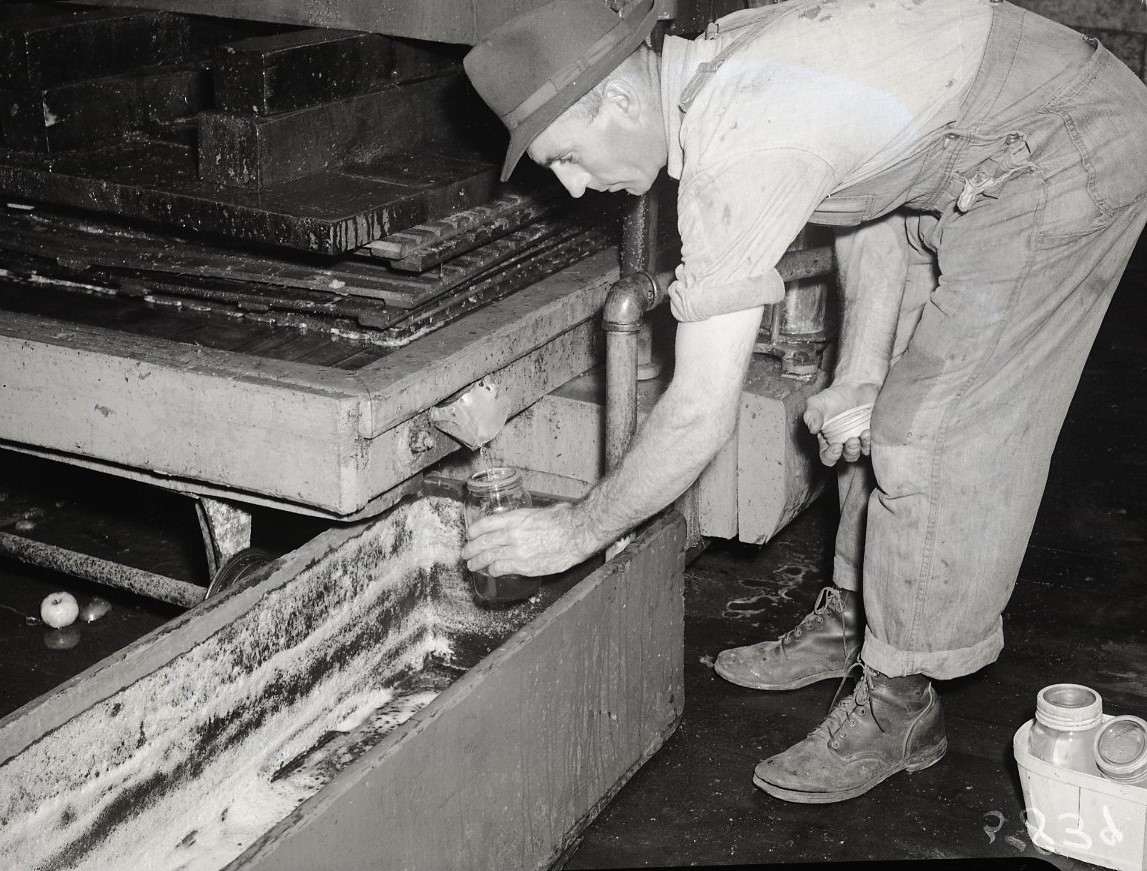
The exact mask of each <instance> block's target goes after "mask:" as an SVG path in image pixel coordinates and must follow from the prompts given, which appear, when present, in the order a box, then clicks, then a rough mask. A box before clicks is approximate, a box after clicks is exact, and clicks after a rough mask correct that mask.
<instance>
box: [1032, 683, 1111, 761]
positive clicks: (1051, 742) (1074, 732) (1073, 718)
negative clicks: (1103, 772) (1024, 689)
mask: <svg viewBox="0 0 1147 871" xmlns="http://www.w3.org/2000/svg"><path fill="white" fill-rule="evenodd" d="M1102 721H1103V700H1102V699H1101V698H1100V697H1099V693H1097V692H1096V691H1095V690H1093V689H1091V688H1090V687H1085V686H1081V685H1080V684H1074V683H1057V684H1052V685H1051V686H1046V687H1044V688H1043V689H1042V690H1040V691H1039V695H1038V696H1036V706H1035V723H1034V724H1032V729H1031V737H1030V738H1029V743H1028V748H1029V749H1030V750H1031V754H1032V756H1034V757H1036V758H1037V759H1042V760H1043V761H1044V762H1049V763H1051V764H1052V765H1055V766H1057V767H1059V768H1069V769H1071V770H1072V771H1082V772H1084V773H1085V774H1094V775H1096V776H1099V768H1098V767H1097V766H1096V764H1095V749H1094V747H1095V736H1096V733H1097V732H1098V731H1099V727H1100V724H1101V723H1102Z"/></svg>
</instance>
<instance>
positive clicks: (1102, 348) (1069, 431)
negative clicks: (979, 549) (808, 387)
mask: <svg viewBox="0 0 1147 871" xmlns="http://www.w3.org/2000/svg"><path fill="white" fill-rule="evenodd" d="M1144 291H1147V241H1145V242H1142V243H1141V244H1140V246H1139V251H1138V253H1137V256H1136V258H1135V260H1134V261H1133V263H1132V265H1131V267H1130V268H1129V269H1128V272H1127V274H1126V276H1125V278H1124V281H1123V284H1122V286H1121V288H1120V290H1119V292H1118V293H1117V295H1116V298H1115V301H1114V303H1113V305H1112V309H1111V311H1110V312H1109V314H1108V317H1107V320H1106V322H1105V324H1104V327H1103V329H1102V331H1101V333H1100V335H1099V337H1098V339H1097V341H1096V344H1095V347H1094V349H1093V351H1092V354H1091V357H1090V359H1089V361H1088V364H1087V367H1086V370H1085V372H1084V374H1083V378H1082V380H1081V383H1080V387H1079V390H1078V392H1077V394H1076V397H1075V400H1074V402H1073V404H1072V407H1071V410H1070V412H1069V416H1068V420H1067V422H1066V424H1065V426H1064V429H1063V433H1062V435H1061V439H1060V443H1059V446H1058V448H1057V450H1056V454H1055V456H1054V459H1053V462H1052V467H1051V472H1050V477H1049V482H1048V486H1047V490H1046V493H1045V495H1044V499H1043V503H1042V505H1041V508H1040V513H1039V516H1038V519H1037V521H1036V526H1035V530H1034V532H1033V534H1032V538H1031V541H1030V544H1029V547H1028V551H1027V556H1026V559H1025V561H1024V564H1023V567H1022V569H1021V571H1020V577H1019V581H1018V583H1017V585H1016V589H1015V593H1014V595H1013V596H1012V599H1011V602H1010V603H1009V605H1008V607H1007V610H1006V611H1005V614H1004V624H1005V636H1006V643H1007V647H1006V649H1005V651H1004V653H1003V655H1002V656H1001V657H1000V659H999V660H998V661H997V662H996V663H994V664H993V665H991V666H989V667H988V668H985V669H983V670H981V671H980V672H978V673H977V674H975V675H971V676H969V677H966V678H962V679H960V680H956V681H948V682H944V683H941V684H939V685H938V688H939V690H940V692H941V696H942V699H943V702H944V713H945V717H946V722H947V727H948V739H949V745H950V749H949V751H948V754H947V756H946V757H945V759H944V760H943V761H942V762H941V763H940V764H938V765H936V766H934V767H932V768H930V769H927V770H925V771H923V772H920V773H917V774H914V775H908V774H899V775H897V776H896V777H894V778H893V779H890V780H889V781H887V782H885V783H884V784H882V785H881V786H879V787H878V788H877V789H875V790H873V791H872V792H870V793H869V794H867V795H865V796H862V797H860V798H857V799H853V800H852V801H848V802H844V803H841V804H838V805H828V806H816V805H796V804H788V803H785V802H782V801H779V800H777V799H774V798H772V797H770V796H768V795H766V794H765V793H764V792H762V791H760V790H758V789H756V788H754V786H753V785H752V780H751V778H752V770H753V766H754V765H755V764H756V763H757V762H758V761H759V760H761V759H763V758H765V757H767V756H770V755H772V754H774V753H777V752H780V751H781V750H784V749H785V748H786V747H788V746H790V745H791V744H793V743H795V742H796V741H798V740H800V739H801V738H803V737H804V736H805V735H806V734H807V733H808V732H809V731H810V730H812V729H813V728H814V727H815V726H816V725H817V724H818V723H819V722H820V721H821V720H822V719H823V718H824V716H825V714H826V713H827V711H828V709H829V707H830V703H831V701H832V698H833V694H834V693H835V692H836V690H837V682H836V681H828V682H825V683H821V684H817V685H815V686H812V687H807V688H805V689H802V690H797V691H793V692H787V693H766V692H758V691H754V690H748V689H743V688H740V687H737V686H733V685H732V684H729V683H727V682H725V681H724V680H722V679H721V678H719V677H717V676H716V675H715V674H714V672H713V670H712V661H713V659H714V657H715V656H716V655H717V653H718V652H719V651H720V650H722V649H723V648H725V647H730V646H734V645H740V644H748V643H753V642H756V641H761V640H765V639H768V638H775V637H776V636H777V635H778V634H780V633H782V632H784V631H786V630H787V629H789V628H791V627H792V626H793V625H795V623H796V622H797V621H798V620H799V619H800V618H801V617H802V616H803V615H804V614H805V613H806V612H807V611H808V610H809V609H811V607H812V605H813V602H814V600H815V599H816V595H817V592H818V591H819V589H820V588H821V586H823V585H824V584H825V583H826V582H827V581H828V580H829V579H830V576H831V550H832V535H833V530H834V523H835V505H834V502H833V500H832V499H831V498H822V499H821V500H820V501H819V502H818V503H817V504H816V505H815V506H814V507H813V508H812V509H810V510H809V511H807V512H805V513H804V514H803V515H802V516H801V517H799V518H798V519H797V520H796V521H795V522H794V523H793V524H791V525H790V526H789V527H788V528H787V529H786V530H784V531H783V532H782V533H781V535H779V536H778V537H777V538H776V539H774V540H773V541H772V542H771V543H770V544H769V545H768V546H766V547H764V548H750V547H743V546H736V545H729V544H721V545H720V546H715V547H711V548H710V549H709V550H708V551H707V552H706V553H705V554H703V555H702V556H701V557H700V558H699V559H698V560H697V561H696V562H694V563H693V564H692V566H691V567H690V569H689V571H688V574H687V578H686V613H687V624H686V633H685V669H686V671H685V694H686V704H685V716H684V718H683V721H682V723H681V726H680V727H679V729H678V731H677V733H676V734H675V735H674V736H673V737H672V738H671V739H670V741H669V742H668V743H667V745H666V747H665V748H664V749H663V750H662V751H661V752H660V753H659V754H658V755H657V756H656V757H655V758H654V759H653V760H652V761H651V762H650V763H649V764H647V765H646V766H645V767H644V768H642V769H641V770H640V771H639V772H638V773H637V774H636V775H635V776H634V778H633V779H632V781H630V783H629V784H628V785H627V786H626V787H625V788H624V789H622V791H621V792H620V793H619V794H618V796H617V797H616V799H615V800H614V801H613V802H612V803H611V804H610V806H609V807H608V808H607V809H606V811H605V812H604V813H603V814H602V815H601V816H600V817H599V818H598V820H597V821H596V822H595V823H594V825H593V826H591V827H590V828H589V830H588V831H587V832H586V833H585V837H584V839H583V841H582V843H581V846H580V849H579V850H578V851H577V852H576V853H575V854H574V855H573V857H572V859H571V861H570V862H569V863H568V864H567V866H566V867H567V868H568V869H588V868H602V869H604V868H619V867H637V866H642V865H651V864H652V865H657V864H659V863H665V864H671V865H717V864H723V863H728V864H734V863H738V864H739V863H776V862H814V861H834V862H835V861H842V860H859V859H866V860H886V859H929V858H942V857H1020V856H1027V857H1036V856H1042V857H1043V858H1046V859H1047V860H1048V861H1050V862H1052V863H1053V864H1054V865H1056V866H1057V867H1060V868H1072V869H1074V868H1090V867H1093V866H1090V865H1088V864H1085V863H1082V862H1078V861H1075V860H1071V859H1065V858H1063V857H1059V856H1044V854H1042V853H1041V852H1040V851H1037V850H1036V849H1035V847H1033V845H1032V843H1031V839H1030V838H1029V837H1028V834H1027V832H1026V830H1025V826H1024V823H1023V820H1022V810H1023V804H1022V799H1021V792H1020V787H1019V782H1018V776H1017V774H1016V769H1015V763H1014V762H1013V761H1012V753H1011V739H1012V735H1013V733H1014V732H1015V730H1016V729H1017V727H1019V725H1020V724H1021V723H1023V722H1024V721H1025V720H1027V719H1028V718H1030V717H1031V716H1033V713H1034V706H1035V696H1036V693H1037V692H1038V691H1039V689H1040V688H1041V687H1043V686H1045V685H1047V684H1049V683H1057V682H1073V683H1082V684H1086V685H1088V686H1091V687H1094V688H1095V689H1096V690H1097V691H1099V693H1100V694H1101V695H1102V696H1103V698H1104V702H1105V710H1106V711H1107V712H1108V713H1112V714H1136V715H1138V716H1144V717H1147V585H1145V584H1144V583H1143V580H1144V574H1143V568H1142V566H1143V565H1144V561H1145V559H1147V538H1145V535H1147V455H1145V454H1144V451H1143V447H1142V441H1143V438H1144V435H1145V434H1147V346H1145V345H1144V342H1143V338H1142V335H1143V323H1144V321H1145V316H1147V297H1145V295H1144ZM969 546H972V547H974V546H975V543H974V542H969ZM1091 834H1092V836H1094V835H1095V834H1096V833H1094V832H1093V833H1091Z"/></svg>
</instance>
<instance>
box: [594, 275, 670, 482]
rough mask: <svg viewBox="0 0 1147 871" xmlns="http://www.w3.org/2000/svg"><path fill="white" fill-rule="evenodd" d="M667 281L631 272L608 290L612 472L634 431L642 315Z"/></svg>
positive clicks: (605, 316) (605, 321) (608, 454)
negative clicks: (639, 335)
mask: <svg viewBox="0 0 1147 871" xmlns="http://www.w3.org/2000/svg"><path fill="white" fill-rule="evenodd" d="M666 287H668V280H666V279H662V280H661V281H658V279H657V278H654V277H653V276H652V275H650V274H649V273H648V272H634V273H632V274H630V275H626V276H625V277H624V278H621V279H619V280H618V281H617V282H615V283H614V285H613V287H612V288H610V291H609V295H608V296H607V297H606V299H605V306H604V308H603V309H602V328H603V329H604V330H605V462H606V469H607V470H610V471H612V470H613V469H614V468H616V466H617V464H618V463H620V462H621V458H622V457H623V456H625V451H626V450H627V449H628V447H629V441H630V439H632V438H633V433H634V431H635V430H636V429H637V345H638V334H639V333H640V331H641V324H642V320H643V317H644V315H645V312H647V311H649V310H650V309H651V308H653V307H654V306H656V305H657V304H658V303H659V302H660V301H661V300H662V299H664V297H665V293H664V289H665V288H666Z"/></svg>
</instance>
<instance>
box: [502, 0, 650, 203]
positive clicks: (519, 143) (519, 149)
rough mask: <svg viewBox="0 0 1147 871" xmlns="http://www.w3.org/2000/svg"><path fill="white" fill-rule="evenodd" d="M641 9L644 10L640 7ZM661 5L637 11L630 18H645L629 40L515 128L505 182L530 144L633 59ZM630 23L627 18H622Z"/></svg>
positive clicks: (504, 177)
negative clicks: (569, 109)
mask: <svg viewBox="0 0 1147 871" xmlns="http://www.w3.org/2000/svg"><path fill="white" fill-rule="evenodd" d="M638 8H640V7H638ZM657 10H658V2H657V0H654V2H653V4H652V5H651V6H650V7H649V10H648V11H647V12H645V13H641V12H638V11H634V12H633V13H631V15H630V19H636V18H638V17H639V16H641V20H640V22H639V23H638V25H637V26H636V27H635V28H634V29H632V30H631V31H630V32H629V33H627V34H626V36H625V38H624V39H623V40H622V41H621V42H619V43H618V44H617V45H616V46H614V47H613V48H612V49H610V50H609V51H608V52H606V53H605V54H603V55H602V56H601V57H600V58H598V59H597V61H595V62H594V63H593V64H591V65H590V66H588V67H586V68H585V70H584V71H583V72H582V73H581V74H580V75H579V76H578V77H577V78H576V79H574V80H573V81H571V82H570V83H569V84H568V85H566V86H565V87H564V88H562V90H560V91H558V93H557V94H555V95H554V97H553V98H552V99H551V100H548V101H547V102H546V103H545V104H544V105H543V106H542V107H541V108H540V109H538V110H537V111H536V112H534V113H533V114H532V115H530V117H529V118H527V119H526V120H525V121H523V122H522V123H521V124H519V125H518V126H517V127H515V128H514V130H513V132H512V133H511V134H510V144H509V146H508V147H507V148H506V159H505V161H503V163H502V181H506V180H507V179H509V177H510V174H511V173H512V172H513V171H514V167H516V166H517V165H518V161H519V160H521V159H522V155H523V154H525V153H526V149H527V148H529V147H530V143H531V142H533V141H534V140H535V139H537V138H538V135H539V134H540V133H541V132H542V131H543V130H545V129H546V128H547V127H549V126H550V125H551V124H552V123H553V122H554V121H556V120H557V118H558V116H560V115H561V114H562V112H564V111H565V110H566V109H568V108H569V107H570V106H572V105H573V104H574V103H576V102H577V101H578V100H580V99H581V98H582V97H584V96H585V95H586V94H588V93H589V92H590V91H591V90H592V89H593V88H594V86H595V85H597V83H598V82H600V81H601V80H602V79H603V78H605V76H607V75H608V74H609V73H611V72H613V70H615V69H616V68H617V67H618V66H619V65H620V64H621V62H622V61H623V60H625V59H626V58H627V57H629V55H630V54H632V53H633V52H634V51H636V50H637V47H638V46H639V45H641V43H642V42H644V41H645V38H646V37H647V36H649V34H650V33H651V32H652V31H653V25H654V24H656V23H657ZM621 20H623V21H624V20H627V19H621Z"/></svg>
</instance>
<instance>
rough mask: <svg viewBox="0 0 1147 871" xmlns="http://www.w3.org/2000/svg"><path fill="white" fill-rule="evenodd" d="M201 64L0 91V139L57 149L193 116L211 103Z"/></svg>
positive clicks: (23, 145)
mask: <svg viewBox="0 0 1147 871" xmlns="http://www.w3.org/2000/svg"><path fill="white" fill-rule="evenodd" d="M210 84H211V83H210V80H209V75H208V73H207V71H206V70H204V69H202V68H200V67H177V68H162V69H160V70H157V71H151V72H146V73H136V74H128V75H122V76H107V77H104V78H100V79H92V80H89V81H84V82H75V83H72V84H67V85H60V86H58V87H55V88H50V89H48V90H40V91H0V113H2V115H3V118H4V127H3V131H2V134H3V135H2V137H0V141H2V142H3V144H4V145H5V146H6V147H8V148H15V149H19V150H23V151H43V152H49V153H51V152H58V151H64V150H68V149H74V148H91V147H92V146H93V145H96V144H98V143H104V142H118V141H120V140H122V139H125V138H126V137H128V136H130V135H131V134H133V133H137V132H140V131H143V130H146V129H151V128H154V127H158V126H161V125H165V124H172V123H175V122H177V121H179V120H180V119H185V118H189V117H193V116H194V115H195V114H196V113H197V112H199V111H201V110H202V109H204V108H206V107H207V106H208V105H209V104H210V99H211V89H210Z"/></svg>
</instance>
